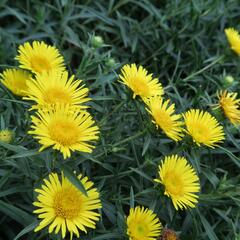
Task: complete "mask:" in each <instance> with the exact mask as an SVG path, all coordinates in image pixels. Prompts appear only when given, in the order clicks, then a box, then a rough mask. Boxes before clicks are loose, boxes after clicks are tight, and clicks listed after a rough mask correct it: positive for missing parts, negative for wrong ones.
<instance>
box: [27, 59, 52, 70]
mask: <svg viewBox="0 0 240 240" xmlns="http://www.w3.org/2000/svg"><path fill="white" fill-rule="evenodd" d="M31 67H32V68H33V69H34V71H36V72H42V71H44V70H50V69H51V65H50V63H49V61H48V60H47V59H46V58H44V57H39V56H33V57H32V59H31Z"/></svg>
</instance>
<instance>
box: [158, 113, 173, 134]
mask: <svg viewBox="0 0 240 240" xmlns="http://www.w3.org/2000/svg"><path fill="white" fill-rule="evenodd" d="M155 119H156V122H157V124H158V125H159V126H160V127H161V128H162V129H163V130H164V131H169V130H171V129H172V125H173V122H172V119H171V117H170V115H169V114H168V113H167V112H165V111H160V110H158V111H157V112H156V115H155Z"/></svg>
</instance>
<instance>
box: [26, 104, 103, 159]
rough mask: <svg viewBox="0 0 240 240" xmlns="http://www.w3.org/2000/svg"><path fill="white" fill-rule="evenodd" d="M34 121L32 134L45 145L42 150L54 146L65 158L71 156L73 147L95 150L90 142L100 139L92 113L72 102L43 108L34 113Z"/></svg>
mask: <svg viewBox="0 0 240 240" xmlns="http://www.w3.org/2000/svg"><path fill="white" fill-rule="evenodd" d="M32 123H33V124H32V130H31V131H29V134H32V135H34V138H36V139H38V141H39V143H40V144H41V145H42V147H41V148H40V151H41V150H43V149H45V148H47V147H50V146H52V148H53V149H57V150H59V151H60V152H61V153H62V154H63V157H64V158H67V157H70V156H71V151H81V152H89V153H90V152H92V149H93V148H94V146H93V145H92V144H90V142H92V141H94V140H97V139H98V133H99V129H98V127H97V126H96V125H95V122H94V120H93V119H92V117H91V115H90V114H89V113H88V112H86V111H80V112H79V109H78V108H77V109H75V108H73V107H71V106H69V105H66V106H63V105H57V106H56V107H55V108H54V109H49V110H43V109H41V110H39V111H38V113H37V116H32Z"/></svg>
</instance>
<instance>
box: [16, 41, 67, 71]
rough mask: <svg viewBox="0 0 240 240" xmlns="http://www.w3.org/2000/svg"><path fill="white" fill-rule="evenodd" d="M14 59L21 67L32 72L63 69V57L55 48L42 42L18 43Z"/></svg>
mask: <svg viewBox="0 0 240 240" xmlns="http://www.w3.org/2000/svg"><path fill="white" fill-rule="evenodd" d="M15 59H16V60H18V61H19V63H20V67H21V68H24V69H28V70H30V71H32V72H34V73H40V72H43V71H50V70H60V71H63V70H65V66H64V59H63V57H62V56H61V55H60V53H59V51H58V50H57V48H55V47H54V46H50V45H47V44H46V43H44V42H39V41H34V42H33V43H32V45H31V44H30V43H29V42H26V43H24V44H23V45H20V46H19V48H18V55H17V56H16V58H15Z"/></svg>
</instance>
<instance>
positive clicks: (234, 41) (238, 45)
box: [225, 28, 240, 55]
mask: <svg viewBox="0 0 240 240" xmlns="http://www.w3.org/2000/svg"><path fill="white" fill-rule="evenodd" d="M225 34H226V36H227V39H228V42H229V44H230V46H231V49H232V50H233V51H234V52H236V53H237V54H238V55H240V35H239V33H238V31H236V30H235V29H234V28H227V29H225Z"/></svg>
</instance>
